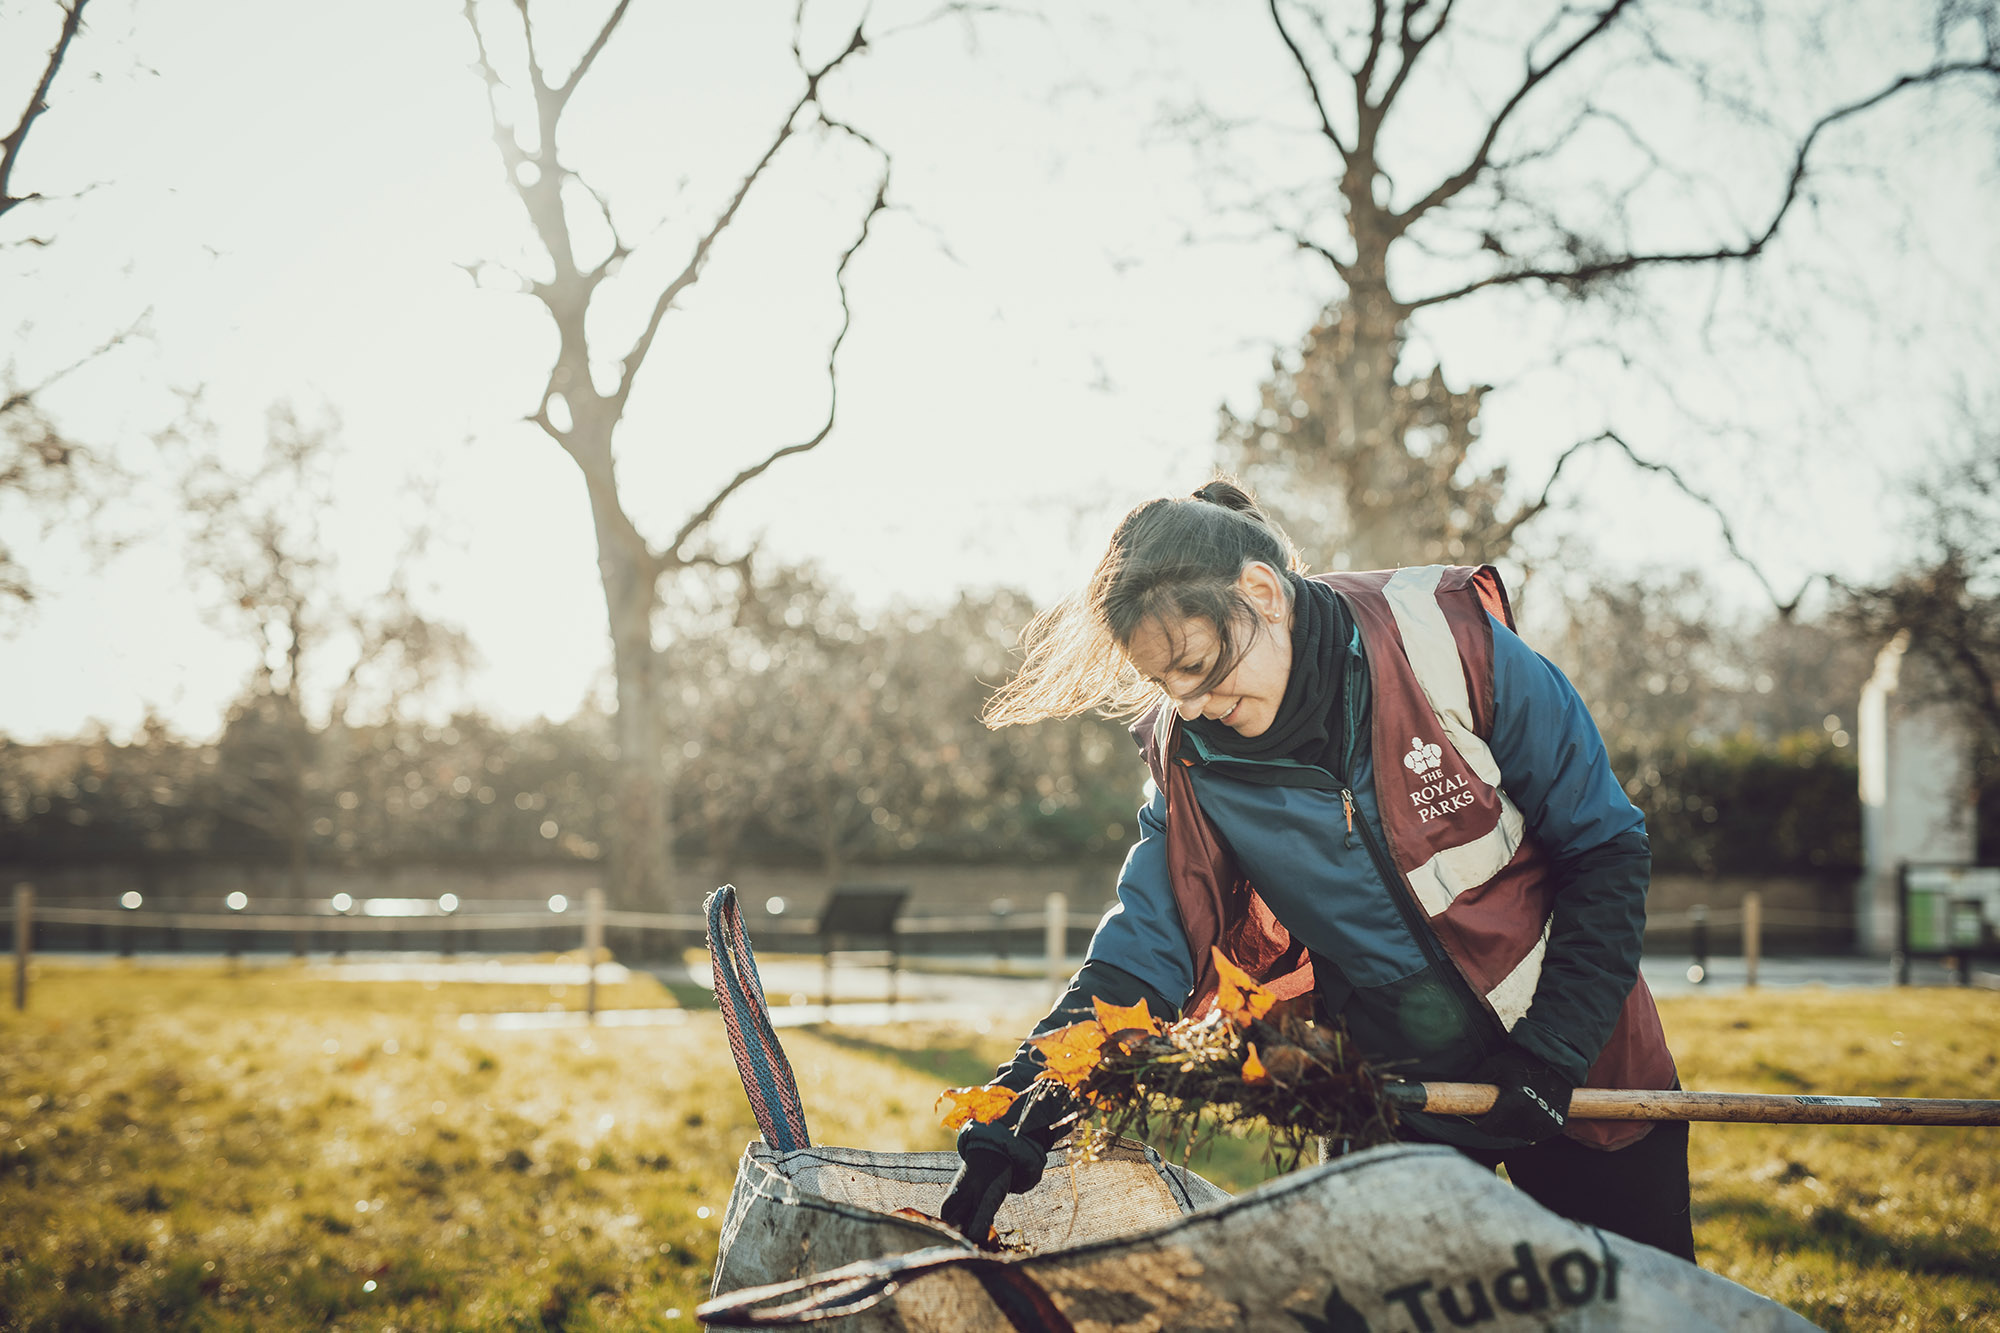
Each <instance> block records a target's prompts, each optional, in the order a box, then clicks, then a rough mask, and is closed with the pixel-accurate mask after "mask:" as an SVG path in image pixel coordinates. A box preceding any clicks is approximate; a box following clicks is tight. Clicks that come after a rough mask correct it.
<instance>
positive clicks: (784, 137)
mask: <svg viewBox="0 0 2000 1333" xmlns="http://www.w3.org/2000/svg"><path fill="white" fill-rule="evenodd" d="M867 47H868V41H867V38H866V37H865V36H864V35H863V30H862V29H861V28H860V27H856V28H855V29H854V35H853V36H852V37H850V38H848V41H847V45H846V46H845V47H843V48H842V49H841V52H840V54H839V55H837V56H835V57H834V58H833V59H831V60H829V61H827V62H826V63H825V64H824V65H821V66H820V67H819V68H818V69H816V70H808V71H807V73H806V87H805V91H804V92H803V93H801V94H799V100H798V101H797V102H795V103H793V104H792V109H791V110H790V111H788V112H786V113H785V118H784V121H783V122H782V123H781V124H780V125H779V127H778V133H777V135H776V136H775V137H773V138H772V140H771V143H770V146H769V147H768V148H766V149H765V150H764V155H763V156H762V157H760V158H758V159H757V164H756V165H755V166H753V167H751V168H750V173H749V174H748V175H746V176H745V177H744V178H743V183H742V184H741V185H739V186H737V187H736V193H735V194H734V195H732V196H731V197H730V200H729V203H728V205H727V206H726V207H725V208H724V209H723V210H722V213H721V215H720V216H719V217H717V218H716V220H715V225H714V226H712V227H710V228H709V229H708V231H707V232H706V233H705V234H704V235H703V236H702V237H701V239H700V240H698V241H696V242H695V247H694V253H693V254H692V255H690V256H689V257H688V262H687V265H686V267H684V268H683V269H681V271H680V272H679V273H678V274H677V275H675V277H674V279H673V281H672V282H669V283H668V284H667V285H666V287H665V288H663V289H662V290H661V292H660V295H659V297H658V299H656V300H655V301H654V302H653V313H652V315H651V317H650V318H648V319H647V321H646V327H645V329H644V330H642V331H641V332H640V334H639V337H638V339H637V340H636V341H635V342H633V344H632V350H630V351H629V352H627V353H625V357H624V360H623V362H622V365H623V371H622V373H621V375H620V377H619V381H618V388H617V390H616V391H615V392H613V393H612V394H611V400H612V402H613V403H614V404H616V405H619V406H622V405H623V404H624V402H625V400H626V399H627V398H628V397H629V396H630V395H631V392H632V384H633V381H634V380H635V379H637V378H638V374H639V368H640V367H641V366H642V365H644V364H645V362H646V354H647V353H648V352H650V351H651V350H652V347H653V339H654V338H655V337H657V336H658V335H659V332H660V322H661V321H662V320H664V319H665V318H666V317H667V311H668V310H669V309H671V308H672V306H673V303H674V299H675V298H676V297H678V296H679V295H680V294H681V293H682V292H684V291H686V290H687V289H688V288H689V287H692V286H694V284H695V283H697V282H699V281H700V280H701V271H702V269H703V267H704V266H706V265H707V263H708V255H709V251H711V250H713V249H714V248H715V242H716V240H717V238H719V237H720V236H721V235H722V233H723V232H724V231H726V230H728V228H729V224H730V223H732V222H734V221H735V220H736V213H737V210H738V209H740V208H742V207H743V201H744V200H745V199H746V198H748V197H749V195H750V190H751V187H753V186H754V185H756V183H757V181H758V179H759V178H760V177H761V176H763V174H764V169H765V168H766V167H768V166H770V165H771V160H772V159H773V158H775V157H776V156H777V155H778V150H779V149H780V148H783V147H784V146H785V144H786V143H787V142H789V141H790V139H791V137H792V135H793V134H795V133H797V131H798V121H799V113H800V112H801V111H803V110H805V109H806V108H807V107H808V106H811V105H813V104H814V103H815V102H817V101H818V100H819V86H820V83H821V81H822V80H824V79H825V78H826V77H827V76H828V75H829V74H831V73H833V72H834V71H835V70H836V69H838V68H840V66H841V65H842V63H844V62H845V61H846V60H847V58H848V57H849V56H851V55H854V54H855V53H856V52H859V51H864V50H866V49H867ZM794 49H796V48H794ZM675 545H679V543H678V542H676V543H675ZM670 549H671V548H670Z"/></svg>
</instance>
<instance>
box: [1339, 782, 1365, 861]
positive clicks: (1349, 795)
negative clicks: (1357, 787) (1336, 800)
mask: <svg viewBox="0 0 2000 1333" xmlns="http://www.w3.org/2000/svg"><path fill="white" fill-rule="evenodd" d="M1340 803H1341V805H1343V806H1345V807H1346V809H1347V845H1348V846H1349V847H1359V846H1360V845H1361V841H1360V839H1358V838H1356V837H1355V836H1354V793H1353V792H1351V791H1349V790H1348V789H1347V788H1345V787H1342V788H1341V789H1340Z"/></svg>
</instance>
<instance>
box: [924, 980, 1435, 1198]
mask: <svg viewBox="0 0 2000 1333" xmlns="http://www.w3.org/2000/svg"><path fill="white" fill-rule="evenodd" d="M1215 965H1216V972H1217V975H1218V976H1219V977H1220V979H1221V985H1220V987H1219V989H1218V991H1217V993H1216V997H1215V1000H1214V1003H1212V1004H1211V1005H1210V1006H1209V1007H1208V1008H1207V1009H1206V1010H1205V1011H1204V1012H1202V1013H1200V1014H1196V1015H1191V1016H1189V1017H1187V1018H1183V1019H1181V1020H1180V1021H1178V1022H1175V1023H1170V1024H1165V1025H1162V1024H1161V1022H1160V1021H1159V1019H1157V1018H1156V1017H1154V1016H1153V1015H1152V1014H1151V1013H1150V1012H1149V1011H1148V1010H1147V1008H1146V1004H1145V1001H1143V1000H1141V1001H1140V1002H1139V1003H1138V1004H1135V1005H1130V1006H1119V1005H1112V1004H1106V1003H1105V1002H1103V1001H1102V1000H1098V1001H1095V1002H1094V1003H1095V1005H1096V1012H1097V1017H1096V1018H1095V1019H1086V1020H1085V1021H1083V1022H1081V1023H1072V1024H1071V1025H1069V1026H1068V1027H1065V1028H1060V1029H1058V1030H1056V1031H1054V1032H1049V1033H1046V1034H1044V1035H1042V1036H1040V1037H1035V1038H1032V1039H1031V1043H1030V1044H1032V1045H1033V1046H1034V1047H1035V1048H1036V1049H1037V1050H1039V1051H1040V1052H1041V1054H1042V1057H1043V1060H1044V1063H1045V1067H1044V1068H1043V1070H1042V1072H1041V1074H1040V1075H1039V1076H1038V1077H1037V1079H1036V1081H1035V1083H1034V1085H1033V1086H1031V1087H1030V1088H1029V1090H1028V1091H1027V1092H1026V1093H1025V1094H1016V1093H1015V1092H1014V1091H1013V1090H1012V1089H1010V1088H1005V1087H1002V1086H1000V1085H999V1084H997V1083H989V1084H987V1085H985V1086H984V1087H977V1088H948V1089H946V1090H945V1092H944V1094H943V1095H942V1096H941V1097H940V1098H939V1101H940V1103H943V1102H945V1101H949V1102H951V1103H952V1109H951V1110H950V1111H949V1112H948V1113H947V1114H946V1115H945V1117H944V1123H945V1124H946V1126H948V1127H951V1128H957V1127H960V1126H963V1125H965V1124H967V1123H970V1122H972V1121H975V1120H976V1121H979V1122H981V1123H990V1122H992V1121H995V1120H998V1119H1000V1118H1001V1117H1002V1116H1004V1115H1006V1114H1007V1113H1008V1111H1009V1110H1011V1109H1012V1108H1013V1105H1014V1102H1015V1100H1016V1098H1017V1096H1026V1097H1029V1098H1039V1097H1042V1096H1045V1095H1049V1090H1050V1089H1052V1088H1057V1087H1060V1088H1066V1089H1068V1090H1069V1092H1070V1094H1071V1095H1072V1096H1073V1097H1074V1098H1075V1100H1076V1101H1077V1103H1078V1105H1079V1108H1080V1109H1079V1110H1078V1112H1077V1116H1076V1120H1077V1122H1078V1125H1079V1128H1080V1129H1081V1130H1082V1139H1081V1142H1082V1146H1083V1148H1084V1150H1085V1151H1086V1152H1089V1151H1091V1150H1092V1149H1094V1148H1098V1147H1102V1146H1103V1145H1105V1144H1108V1143H1109V1142H1111V1141H1112V1140H1114V1139H1116V1138H1117V1137H1119V1136H1121V1135H1130V1136H1133V1137H1142V1138H1151V1139H1152V1140H1153V1141H1154V1142H1156V1143H1160V1144H1162V1145H1163V1146H1165V1147H1166V1148H1167V1149H1169V1150H1170V1151H1178V1153H1179V1155H1180V1157H1181V1160H1182V1161H1186V1160H1187V1159H1188V1158H1189V1157H1190V1156H1192V1154H1193V1153H1194V1152H1195V1150H1196V1149H1198V1148H1201V1147H1202V1146H1204V1145H1205V1144H1207V1143H1208V1142H1209V1141H1210V1140H1211V1139H1213V1138H1215V1137H1216V1136H1217V1135H1220V1134H1224V1133H1241V1132H1243V1131H1244V1130H1247V1129H1255V1128H1258V1127H1260V1126H1261V1127H1263V1128H1265V1129H1267V1130H1268V1131H1269V1132H1270V1135H1271V1145H1272V1151H1273V1153H1274V1154H1275V1155H1276V1158H1277V1165H1278V1166H1279V1167H1280V1168H1281V1169H1285V1170H1289V1169H1291V1168H1292V1167H1294V1166H1297V1165H1298V1163H1299V1162H1300V1161H1301V1160H1302V1159H1303V1158H1304V1156H1305V1154H1306V1151H1307V1150H1308V1149H1309V1148H1312V1149H1315V1150H1316V1149H1317V1146H1318V1144H1319V1143H1320V1142H1322V1141H1323V1142H1325V1143H1326V1144H1327V1149H1328V1152H1329V1153H1331V1154H1333V1155H1336V1156H1337V1155H1339V1154H1342V1153H1347V1152H1352V1151H1355V1150H1357V1149H1361V1148H1369V1147H1374V1146H1375V1145H1377V1144H1382V1143H1390V1142H1393V1141H1394V1140H1395V1137H1396V1109H1395V1106H1394V1105H1393V1104H1392V1103H1391V1102H1390V1100H1389V1098H1388V1094H1387V1093H1386V1092H1385V1090H1384V1085H1385V1082H1386V1080H1385V1079H1384V1078H1383V1076H1382V1075H1381V1074H1380V1073H1378V1072H1377V1071H1375V1070H1374V1069H1371V1068H1370V1067H1369V1065H1368V1064H1367V1063H1366V1062H1365V1061H1364V1060H1363V1059H1362V1058H1361V1054H1360V1052H1359V1051H1358V1050H1356V1049H1355V1046H1354V1042H1353V1039H1352V1038H1351V1037H1349V1036H1348V1034H1347V1031H1346V1029H1345V1028H1344V1027H1343V1026H1341V1025H1339V1024H1338V1023H1335V1024H1331V1025H1328V1024H1317V1023H1314V1022H1313V1021H1312V1020H1311V1019H1310V1018H1308V1017H1306V1016H1305V1015H1304V1014H1302V1013H1300V1012H1297V1010H1296V1009H1295V1008H1293V1007H1289V1006H1280V1005H1279V1004H1278V1001H1277V996H1275V995H1273V994H1272V993H1271V992H1270V991H1268V990H1266V989H1265V988H1264V987H1262V986H1260V985H1258V984H1257V983H1256V982H1255V981H1254V980H1252V979H1251V977H1250V976H1249V974H1248V973H1246V972H1244V971H1243V970H1242V969H1241V968H1239V967H1237V966H1236V965H1235V964H1234V963H1232V962H1230V961H1229V960H1228V959H1227V958H1226V957H1224V956H1223V955H1222V952H1221V951H1220V950H1217V951H1216V953H1215Z"/></svg>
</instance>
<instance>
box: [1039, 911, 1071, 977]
mask: <svg viewBox="0 0 2000 1333" xmlns="http://www.w3.org/2000/svg"><path fill="white" fill-rule="evenodd" d="M1045 910H1046V912H1047V916H1046V917H1045V918H1044V921H1045V925H1044V927H1043V931H1042V951H1043V952H1044V953H1045V954H1047V955H1048V971H1049V984H1050V986H1051V987H1053V988H1054V990H1055V992H1056V994H1057V995H1061V994H1062V985H1063V983H1064V982H1065V981H1068V980H1069V963H1068V961H1067V960H1066V959H1065V958H1064V956H1063V955H1064V954H1065V953H1067V952H1068V950H1069V895H1068V894H1064V893H1052V894H1050V895H1049V897H1048V902H1047V903H1046V905H1045Z"/></svg>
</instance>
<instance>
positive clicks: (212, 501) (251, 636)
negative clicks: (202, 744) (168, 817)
mask: <svg viewBox="0 0 2000 1333" xmlns="http://www.w3.org/2000/svg"><path fill="white" fill-rule="evenodd" d="M334 429H335V428H334V426H333V424H332V423H331V422H322V423H317V424H315V423H308V422H302V421H301V420H300V419H299V417H298V415H297V414H296V413H295V412H294V411H293V410H292V409H291V408H290V407H288V406H284V405H280V406H277V407H274V408H273V409H272V410H271V413H270V420H269V430H268V437H267V443H266V447H265V450H264V454H263V457H262V459H261V460H260V461H259V463H258V464H257V466H256V467H254V468H252V469H250V470H248V471H245V470H242V469H237V468H232V467H230V466H228V465H227V464H225V463H224V462H223V461H222V459H221V457H220V456H219V453H218V451H217V450H216V448H215V447H214V443H213V440H212V435H213V428H212V427H210V426H209V425H208V424H207V423H206V422H205V421H204V420H203V419H202V418H201V417H200V415H199V412H198V405H195V404H191V405H190V412H189V418H188V421H187V422H186V423H184V424H183V425H182V426H181V427H179V428H177V430H176V431H175V432H173V433H172V435H171V436H170V437H169V439H168V440H167V441H165V442H166V443H167V444H168V445H169V447H170V448H173V449H179V450H185V451H187V455H188V456H187V458H186V460H185V470H184V473H183V477H182V481H181V496H182V504H183V508H184V509H185V512H186V514H187V516H188V519H189V525H188V564H189V567H190V570H191V572H193V573H194V574H195V575H196V576H197V578H198V579H199V580H200V581H202V582H203V583H205V584H207V585H208V588H207V591H208V592H209V593H210V597H209V606H210V610H211V614H212V618H213V620H214V622H215V623H216V625H217V626H218V627H220V628H222V629H223V630H225V631H226V632H229V633H231V634H233V635H235V636H238V637H239V638H240V639H242V640H243V641H244V642H246V643H248V644H249V645H250V646H251V647H252V649H253V651H254V660H253V664H252V668H251V673H250V678H249V680H248V681H247V682H246V685H245V688H244V692H243V694H242V696H241V697H240V698H239V699H238V700H237V702H236V704H235V705H234V706H233V707H232V708H231V710H230V713H229V717H228V720H227V725H226V728H225V731H224V734H223V737H222V740H221V742H220V744H219V745H218V757H219V760H220V763H219V771H218V774H217V779H218V781H219V782H222V783H223V784H224V785H225V787H226V789H227V790H226V792H225V796H224V799H225V800H226V801H227V803H228V805H229V814H230V816H231V817H232V818H234V819H236V820H238V821H239V822H241V823H243V824H245V825H248V826H249V827H250V828H252V829H255V830H257V831H258V832H260V833H262V834H264V835H265V836H267V837H269V838H271V839H273V840H274V841H276V842H277V843H278V844H279V845H280V846H282V847H283V848H284V851H285V856H286V863H287V866H288V868H289V879H290V888H291V893H292V896H294V897H300V896H303V894H304V887H305V870H306V850H307V845H308V841H309V837H308V834H309V823H310V819H311V809H312V802H313V795H314V793H313V791H312V790H311V786H312V782H313V773H314V763H313V760H314V757H315V754H316V752H317V749H318V746H319V741H320V737H321V736H322V734H323V733H324V732H325V731H326V729H327V728H328V727H329V726H330V725H335V724H341V725H348V726H352V725H355V724H356V723H358V722H360V721H362V720H363V719H362V717H361V716H360V714H361V713H362V712H364V711H366V712H369V713H371V714H372V716H371V717H370V718H369V719H368V720H385V719H386V720H394V719H395V716H396V714H397V712H398V711H399V709H401V708H403V707H405V706H406V705H408V704H410V703H411V702H412V701H414V700H417V699H420V698H421V697H422V696H423V695H424V693H425V691H426V690H427V689H429V688H430V687H431V686H432V685H433V684H435V683H437V682H439V681H440V680H442V679H443V678H445V677H448V676H450V675H452V674H454V673H456V672H457V671H459V670H461V669H462V668H463V667H464V666H465V664H466V661H467V657H468V648H467V645H466V642H465V639H464V637H463V635H461V634H460V633H459V632H458V631H457V630H456V629H455V628H453V627H451V626H449V625H445V624H442V623H440V622H438V621H435V620H433V619H431V618H430V617H428V616H426V615H425V614H424V613H423V612H422V611H421V610H419V609H418V607H417V606H416V604H415V602H414V600H413V598H412V595H411V589H410V577H411V574H410V571H411V568H412V566H413V565H414V563H415V562H416V559H417V557H419V556H420V555H421V554H422V552H423V550H424V548H425V546H426V545H427V543H428V538H429V534H428V531H427V529H426V528H425V527H424V526H423V525H422V524H419V525H418V526H417V528H416V529H415V531H414V532H413V533H412V534H411V535H410V537H409V539H408V541H407V543H406V545H405V547H404V549H403V551H402V553H401V555H400V557H399V559H398V560H397V562H396V565H395V567H394V569H393V571H392V573H391V576H390V578H389V581H388V584H387V586H386V587H385V588H384V590H383V591H382V593H381V594H380V595H379V596H377V597H374V598H370V599H368V600H367V601H365V602H357V601H355V600H354V599H353V598H352V597H350V596H349V595H347V594H346V593H345V592H344V591H343V590H342V587H341V583H340V580H339V578H338V560H337V558H336V556H335V552H334V546H333V544H332V542H331V540H330V539H329V538H328V537H327V535H326V533H325V532H324V530H323V529H322V527H321V522H322V520H323V518H324V517H325V516H326V515H327V514H328V513H330V512H331V511H332V510H333V508H334V499H335V497H334V495H333V490H332V476H333V464H334V462H335V460H336V458H337V456H338V447H337V445H336V443H335V436H334ZM308 672H311V673H312V674H314V675H316V676H318V677H320V678H321V679H322V680H323V681H324V682H325V687H326V699H325V702H324V704H323V705H321V706H317V707H316V706H313V705H311V704H309V703H308V700H307V698H306V677H307V675H308Z"/></svg>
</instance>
